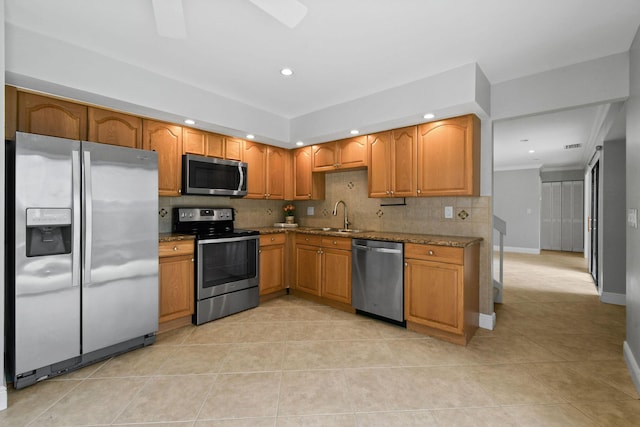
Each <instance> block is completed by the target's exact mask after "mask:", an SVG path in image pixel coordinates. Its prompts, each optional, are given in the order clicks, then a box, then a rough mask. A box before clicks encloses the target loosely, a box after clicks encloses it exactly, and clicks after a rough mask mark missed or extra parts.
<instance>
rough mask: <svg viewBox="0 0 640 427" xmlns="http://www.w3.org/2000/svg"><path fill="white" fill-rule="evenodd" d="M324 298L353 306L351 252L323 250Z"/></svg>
mask: <svg viewBox="0 0 640 427" xmlns="http://www.w3.org/2000/svg"><path fill="white" fill-rule="evenodd" d="M322 252H323V254H322V258H323V263H322V265H323V267H322V269H323V273H324V274H323V278H322V296H323V297H325V298H329V299H332V300H335V301H340V302H344V303H347V304H351V251H344V250H338V249H331V248H325V249H323V250H322Z"/></svg>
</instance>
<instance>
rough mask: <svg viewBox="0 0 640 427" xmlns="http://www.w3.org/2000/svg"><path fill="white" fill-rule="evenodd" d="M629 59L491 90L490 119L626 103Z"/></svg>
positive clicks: (606, 59)
mask: <svg viewBox="0 0 640 427" xmlns="http://www.w3.org/2000/svg"><path fill="white" fill-rule="evenodd" d="M628 94H629V55H628V53H626V52H625V53H619V54H615V55H611V56H606V57H604V58H598V59H594V60H591V61H587V62H582V63H579V64H575V65H570V66H567V67H563V68H557V69H554V70H550V71H546V72H543V73H538V74H534V75H531V76H527V77H522V78H519V79H514V80H509V81H506V82H502V83H498V84H495V85H493V86H491V117H492V118H493V120H502V119H507V118H511V117H519V116H526V115H530V114H539V113H545V112H549V111H554V110H562V109H565V108H574V107H578V106H583V105H590V104H601V103H604V102H612V101H619V100H624V99H626V97H627V95H628Z"/></svg>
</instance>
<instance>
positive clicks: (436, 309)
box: [404, 243, 479, 345]
mask: <svg viewBox="0 0 640 427" xmlns="http://www.w3.org/2000/svg"><path fill="white" fill-rule="evenodd" d="M478 291H479V245H478V244H474V245H471V246H467V247H465V248H457V247H456V248H454V247H448V246H434V245H418V244H413V243H406V244H405V273H404V313H405V314H404V316H405V320H406V321H407V329H411V330H415V331H417V332H423V333H427V334H429V335H434V336H437V337H439V338H443V339H446V340H449V341H451V342H455V343H457V344H465V345H466V343H467V342H468V341H469V340H470V339H471V337H472V336H473V334H474V333H475V331H476V330H477V329H478V321H479V306H478V301H479V296H478Z"/></svg>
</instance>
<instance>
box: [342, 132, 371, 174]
mask: <svg viewBox="0 0 640 427" xmlns="http://www.w3.org/2000/svg"><path fill="white" fill-rule="evenodd" d="M337 144H338V168H340V169H354V168H364V167H367V137H366V135H363V136H356V137H354V138H347V139H341V140H339V141H337Z"/></svg>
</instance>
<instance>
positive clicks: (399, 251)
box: [353, 244, 402, 254]
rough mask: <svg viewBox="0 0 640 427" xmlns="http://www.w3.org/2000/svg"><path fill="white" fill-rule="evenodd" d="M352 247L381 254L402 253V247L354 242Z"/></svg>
mask: <svg viewBox="0 0 640 427" xmlns="http://www.w3.org/2000/svg"><path fill="white" fill-rule="evenodd" d="M353 248H355V249H362V250H365V251H371V252H379V253H383V254H401V253H402V249H389V248H374V247H371V246H364V245H356V244H354V245H353Z"/></svg>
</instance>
